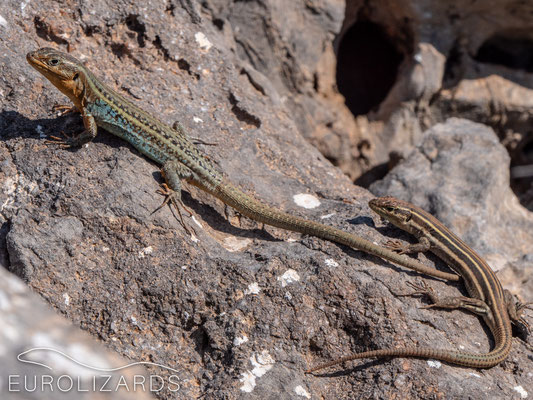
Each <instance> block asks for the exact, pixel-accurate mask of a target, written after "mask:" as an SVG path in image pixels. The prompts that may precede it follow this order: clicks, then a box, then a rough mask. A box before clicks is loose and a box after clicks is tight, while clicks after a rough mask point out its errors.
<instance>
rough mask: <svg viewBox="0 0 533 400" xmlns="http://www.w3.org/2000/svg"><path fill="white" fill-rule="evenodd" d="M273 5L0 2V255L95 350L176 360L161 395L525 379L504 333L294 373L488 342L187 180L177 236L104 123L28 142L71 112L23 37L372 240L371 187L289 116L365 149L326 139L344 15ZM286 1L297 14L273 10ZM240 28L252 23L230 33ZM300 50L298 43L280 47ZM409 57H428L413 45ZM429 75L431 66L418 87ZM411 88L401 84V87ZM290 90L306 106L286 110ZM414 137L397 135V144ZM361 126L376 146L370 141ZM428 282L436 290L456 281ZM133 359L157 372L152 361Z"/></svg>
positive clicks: (403, 394) (332, 391)
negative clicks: (75, 135) (499, 344)
mask: <svg viewBox="0 0 533 400" xmlns="http://www.w3.org/2000/svg"><path fill="white" fill-rule="evenodd" d="M282 4H283V5H286V4H287V2H281V1H278V2H276V1H269V2H255V1H254V2H234V3H230V4H228V3H227V2H222V1H205V2H202V3H201V4H199V3H194V2H190V1H179V2H173V1H171V2H169V3H166V4H159V3H157V4H154V3H153V2H152V3H150V4H142V5H141V4H139V3H138V2H127V1H126V2H121V3H120V4H119V5H117V4H116V3H115V2H105V1H87V2H83V4H79V5H72V6H69V5H66V4H59V3H56V2H41V3H29V4H27V5H25V7H24V9H23V10H21V9H20V4H19V3H17V2H14V1H7V2H4V3H3V4H2V5H1V6H0V15H1V16H2V17H3V20H5V23H3V22H2V23H0V25H1V27H0V29H2V31H1V33H2V35H1V36H0V50H1V51H0V70H1V71H2V80H1V81H0V91H1V95H2V97H1V98H0V105H1V111H0V112H1V114H0V135H1V140H0V157H1V158H0V187H1V190H0V205H1V208H0V210H1V212H0V219H1V220H0V223H1V224H2V225H1V226H2V228H1V229H0V262H1V263H2V264H3V265H4V266H5V267H6V268H7V269H9V270H10V271H13V272H14V273H16V274H17V275H19V276H21V277H23V278H24V280H25V281H26V283H27V285H28V286H29V287H30V288H31V289H32V290H33V291H35V292H37V293H38V294H39V295H40V297H41V298H42V299H44V300H45V301H47V302H48V303H49V304H50V305H52V306H53V307H54V308H55V309H56V310H57V311H58V312H59V313H61V314H62V315H63V316H64V317H66V318H68V319H69V320H70V321H72V322H73V323H74V324H76V325H78V326H79V327H81V328H82V329H84V330H86V331H87V332H89V333H90V334H91V335H93V336H94V337H95V338H98V339H100V340H102V341H104V342H105V343H106V345H107V346H108V347H109V348H110V349H111V350H114V351H116V352H117V353H119V354H120V355H123V356H125V357H127V358H128V359H130V360H136V361H137V360H143V361H151V362H154V363H158V364H164V365H167V366H170V367H172V368H176V369H177V370H178V371H179V373H178V375H179V378H180V384H181V385H180V391H179V392H177V393H170V392H168V391H166V392H162V393H159V394H158V395H159V397H160V398H183V399H188V398H194V397H199V396H202V395H203V396H204V398H246V399H249V398H252V399H253V398H258V399H259V398H260V399H264V398H292V399H302V398H304V399H305V398H309V397H311V398H358V397H359V398H368V397H375V398H385V397H394V398H413V397H421V398H427V397H430V396H434V397H446V396H448V397H455V398H457V397H467V396H485V397H490V396H494V397H499V398H503V397H511V396H513V395H516V394H517V393H518V392H519V390H520V388H522V390H525V391H529V392H531V391H532V390H533V388H531V383H530V379H528V377H527V373H528V372H529V371H530V370H531V359H530V358H528V353H527V352H526V350H525V349H524V347H523V346H522V345H520V344H517V345H516V346H515V347H514V350H513V352H512V353H511V355H510V357H509V359H508V360H507V361H506V362H505V363H502V364H501V365H499V366H497V367H495V368H492V369H490V370H486V371H481V372H479V371H472V370H471V369H465V368H459V367H456V366H451V365H442V366H439V365H438V364H437V365H436V364H432V363H428V362H426V361H423V360H407V359H396V360H382V361H377V362H374V361H369V362H361V363H357V364H355V365H356V366H357V367H356V368H355V369H350V368H351V367H350V366H348V369H347V370H345V371H344V372H341V373H339V374H333V376H331V375H326V376H319V377H316V376H311V375H305V374H304V372H303V371H304V370H305V369H306V368H307V367H309V366H310V365H314V364H315V363H317V362H321V361H325V360H328V359H330V358H334V357H338V356H340V355H344V354H346V353H348V352H352V351H358V350H362V349H368V348H379V347H384V346H391V345H392V346H395V345H409V344H417V343H419V344H421V345H431V346H435V345H437V344H438V345H442V346H443V347H444V346H446V347H449V348H457V347H459V346H463V347H464V348H465V349H466V350H471V351H487V350H488V349H489V346H490V340H489V339H488V338H487V332H485V330H484V329H483V326H482V324H480V323H479V320H478V318H477V317H474V316H471V315H468V314H465V313H462V312H459V311H454V312H450V313H445V312H436V311H433V310H420V309H418V308H417V307H418V306H419V305H420V304H421V303H420V301H419V300H418V299H411V298H404V297H399V296H397V294H399V293H402V292H405V289H406V286H405V281H406V280H409V279H415V277H416V274H412V273H408V272H405V271H404V270H402V269H400V268H397V267H394V266H391V265H390V264H387V263H385V262H383V261H380V260H378V259H376V258H374V257H369V256H366V255H364V254H361V253H360V252H355V251H351V250H350V249H345V248H341V247H339V246H336V245H334V244H331V243H328V242H324V241H321V240H319V239H316V238H308V237H303V238H302V237H300V236H299V235H296V234H292V233H287V232H284V231H281V230H278V229H274V228H270V227H262V226H260V225H259V224H256V223H254V222H253V221H250V220H248V219H246V218H240V217H239V216H238V215H236V214H235V213H234V212H233V211H232V210H229V209H227V208H226V207H224V205H223V204H221V203H220V202H218V201H216V200H215V199H213V198H211V197H210V196H208V195H206V194H204V193H202V192H199V191H198V190H196V189H195V188H191V187H187V188H186V192H188V194H187V193H185V194H184V200H185V203H186V205H187V206H188V207H189V208H191V209H192V210H193V214H194V218H195V220H196V221H198V223H199V224H200V225H201V226H200V225H197V224H196V223H195V222H194V221H193V220H191V219H188V220H187V221H188V222H189V223H190V224H191V226H193V227H194V229H195V230H196V233H197V234H196V236H197V238H196V239H197V240H193V238H191V237H190V236H189V235H187V234H186V232H185V231H184V230H183V229H182V227H181V226H180V225H179V223H178V222H177V221H176V220H175V218H174V217H173V215H172V213H171V212H170V211H169V210H168V209H167V208H165V209H162V210H161V211H160V212H158V213H156V214H151V212H152V211H153V210H154V209H155V208H156V207H157V206H159V204H160V202H161V200H162V199H160V198H159V197H158V196H157V195H156V194H155V190H156V189H157V188H158V184H159V183H160V182H161V177H160V175H159V173H158V168H157V167H156V166H155V165H154V164H152V163H151V162H149V161H147V160H146V159H145V158H143V157H141V156H140V155H139V154H138V153H136V152H135V151H134V150H133V149H132V148H131V147H130V146H129V145H127V144H125V143H124V142H122V141H120V140H118V139H116V138H114V137H111V135H108V134H106V133H105V132H100V135H99V136H98V137H97V138H96V140H95V141H94V142H93V143H90V144H89V145H87V146H84V147H83V148H81V149H74V150H63V149H58V148H54V147H51V146H46V145H45V144H44V139H45V137H46V136H47V135H51V134H52V135H57V134H58V133H59V132H60V131H61V130H64V131H65V132H76V131H77V130H79V129H80V128H81V124H80V118H79V116H78V115H75V114H74V115H67V116H64V117H57V116H56V115H54V114H53V113H51V112H50V109H51V107H52V105H53V104H54V103H56V102H64V101H65V98H64V97H63V96H62V95H61V94H60V93H59V92H58V91H57V90H55V89H54V88H53V87H52V86H51V85H50V84H49V83H48V82H46V81H45V80H44V79H43V78H42V77H40V76H38V75H37V74H36V73H35V71H34V70H32V69H31V68H30V67H29V66H28V65H27V64H26V62H25V60H24V56H25V53H26V52H27V51H30V50H33V49H35V47H37V46H44V45H47V46H54V47H59V48H62V49H66V48H67V47H69V48H70V50H71V51H72V53H73V54H74V55H76V56H77V57H81V58H83V59H84V60H85V61H86V62H87V64H88V66H89V67H90V68H92V69H93V70H94V71H95V72H96V73H97V75H99V76H101V77H104V78H105V81H106V82H107V83H108V84H110V85H111V86H112V87H114V88H116V89H117V90H118V91H119V92H121V93H123V94H124V95H125V96H127V97H130V98H132V99H133V100H134V101H136V102H137V103H138V104H140V105H141V106H143V107H144V108H146V109H147V110H148V111H150V112H152V113H154V114H155V115H158V116H159V117H160V118H161V119H163V120H164V121H165V122H168V123H172V122H173V121H174V120H176V119H178V120H180V121H181V123H182V124H183V125H184V126H185V127H186V129H187V130H188V131H190V132H191V135H193V136H196V137H199V138H201V139H204V140H206V141H209V142H213V141H214V142H216V143H217V145H216V146H202V148H203V149H204V150H205V152H206V153H207V154H208V155H209V157H211V158H212V159H213V160H214V162H216V163H217V165H218V166H219V167H220V169H221V170H223V171H224V172H225V174H226V176H227V177H228V178H230V179H231V180H232V181H233V182H234V183H235V184H237V185H239V186H240V187H242V188H243V189H244V190H245V191H247V192H249V193H251V194H254V195H255V196H257V197H258V198H260V199H262V200H263V201H264V202H266V203H268V204H271V205H273V206H275V207H279V208H281V209H284V210H287V211H289V212H292V213H295V214H298V215H302V216H305V217H307V218H310V219H315V220H321V221H323V222H326V223H328V224H331V225H334V226H339V227H342V228H344V229H347V230H349V231H351V232H354V233H356V234H360V235H362V236H365V237H368V238H370V239H372V240H375V241H376V242H381V241H383V240H384V237H383V236H382V235H381V233H380V232H378V231H376V230H375V229H374V223H373V221H372V219H371V217H370V215H371V214H370V211H369V209H368V207H367V206H366V202H367V200H368V199H369V198H370V194H369V193H368V192H367V191H366V190H363V189H361V188H359V187H356V186H353V185H352V184H351V182H350V181H349V179H348V178H346V177H345V176H344V175H342V173H341V172H340V171H339V170H338V169H336V168H333V167H332V166H331V164H330V163H329V162H327V160H326V159H325V158H324V156H322V155H321V154H320V153H318V151H316V150H315V149H314V148H312V147H311V146H310V145H309V144H308V143H307V142H306V141H305V140H304V139H303V138H302V137H301V135H300V134H299V130H300V129H301V128H298V127H301V126H302V125H301V123H302V120H303V121H304V122H305V124H304V125H303V126H304V127H305V126H309V125H310V126H315V125H316V126H317V129H322V131H323V132H329V133H330V136H328V137H331V138H333V139H335V140H337V141H335V140H333V144H332V145H331V148H332V149H333V150H335V149H336V148H337V149H341V150H343V151H346V150H348V153H350V152H352V150H353V149H355V153H356V154H358V155H361V154H362V153H364V152H365V149H366V147H365V146H360V147H358V146H355V147H354V146H352V144H350V143H352V142H349V143H348V142H345V141H344V139H340V138H341V135H339V132H341V131H344V129H345V128H343V127H342V124H343V121H351V122H349V124H350V125H346V126H351V127H353V126H354V124H355V122H354V121H353V117H352V116H351V115H350V113H349V111H348V110H347V109H346V108H344V106H341V105H342V98H341V97H340V96H339V95H338V93H337V92H336V91H335V88H334V84H333V82H334V81H333V78H332V77H333V76H334V70H333V61H334V58H333V56H334V52H333V47H334V46H333V44H332V43H331V40H332V38H333V36H334V34H335V33H337V32H338V31H339V30H340V29H342V28H341V25H342V11H343V10H342V5H341V4H339V2H338V1H316V2H309V1H303V0H302V1H295V2H291V4H290V7H292V8H290V9H289V10H286V8H285V7H282V6H281V5H282ZM385 11H387V10H385ZM300 12H301V13H300ZM284 15H285V16H286V17H287V19H288V20H289V21H292V20H293V19H294V20H296V21H297V22H298V24H297V23H296V22H295V23H294V24H291V23H289V22H284V23H279V22H278V21H285V19H283V18H282V17H283V16H284ZM239 16H242V17H241V22H242V23H241V24H239V23H238V22H239V21H238V17H239ZM289 17H290V18H289ZM0 21H2V20H0ZM244 24H246V26H247V27H248V29H250V30H252V29H256V30H257V29H259V28H258V27H261V29H264V32H266V33H263V32H259V33H256V34H255V36H252V35H248V38H249V39H248V40H247V41H246V42H244V41H243V39H242V38H243V36H246V35H247V32H248V31H245V30H244V29H243V26H244ZM279 29H282V30H283V31H284V34H283V35H278V32H279ZM243 32H244V33H243ZM311 34H312V35H311ZM265 35H266V36H267V38H268V40H266V41H265V40H264V37H265ZM256 39H257V40H256ZM259 39H261V40H259ZM36 42H37V43H36ZM286 43H289V44H290V45H285V44H286ZM259 44H261V45H259ZM67 45H68V46H67ZM265 46H267V47H268V46H271V50H270V51H269V52H266V51H263V50H264V47H265ZM302 47H305V48H306V49H309V50H308V51H309V53H308V54H310V55H309V56H308V57H295V54H297V53H298V52H299V51H301V49H302ZM244 50H246V51H247V52H248V53H247V54H252V55H256V57H257V58H258V59H259V60H258V62H251V59H250V57H245V56H244V54H245V52H244ZM298 54H299V53H298ZM424 54H426V55H427V59H428V60H431V62H433V63H434V64H435V65H437V64H438V63H439V62H441V61H439V60H440V57H439V55H438V54H436V53H435V52H434V51H433V50H432V49H431V48H430V47H427V51H426V52H425V53H424ZM267 56H268V60H262V59H261V58H262V57H264V58H267ZM259 61H260V62H259ZM263 66H266V67H263ZM267 70H272V71H276V73H277V74H278V78H273V77H272V76H269V74H268V73H267V72H268V71H267ZM321 71H322V72H323V74H322V73H320V72H321ZM439 71H440V69H437V68H436V69H435V70H432V73H433V72H434V74H432V75H431V76H430V77H431V82H432V85H433V86H430V87H431V88H435V87H436V86H435V81H436V80H437V78H436V77H438V76H439V74H440V72H439ZM280 76H281V77H280ZM413 76H414V77H415V78H416V77H417V76H418V75H417V74H414V75H413ZM415 78H413V79H415ZM416 79H418V78H416ZM313 82H315V83H316V89H315V84H313ZM423 86H424V84H421V85H418V86H417V85H414V86H409V85H407V87H408V88H409V90H411V91H413V92H415V93H420V90H421V89H420V88H421V87H423ZM287 87H289V88H291V90H288V89H287ZM315 90H316V91H318V93H319V95H317V97H318V99H316V98H313V96H312V95H313V93H314V91H315ZM432 90H434V89H432ZM293 93H296V95H294V97H292V94H293ZM330 95H331V97H328V96H330ZM330 100H331V101H330ZM300 104H304V105H305V107H303V106H302V107H300V108H299V112H296V111H295V110H297V109H298V106H299V105H300ZM334 109H336V110H337V111H335V112H330V111H332V110H334ZM311 116H313V118H311ZM315 118H316V119H315ZM321 118H322V119H324V122H323V123H317V121H318V120H320V119H321ZM367 122H368V121H367ZM358 123H361V124H363V125H364V124H365V122H364V121H362V122H360V121H358ZM368 131H370V130H368ZM406 131H407V129H406ZM350 132H351V131H350ZM421 132H422V129H419V130H418V131H414V134H413V142H415V141H416V140H419V138H420V137H421V136H422V134H421ZM350 134H353V132H352V133H350ZM476 137H477V136H476ZM365 140H367V141H368V143H369V144H371V147H372V146H374V147H372V148H375V146H376V144H375V143H376V142H374V141H372V142H371V140H372V136H371V135H368V136H367V137H365ZM480 140H481V139H480ZM347 143H348V144H347ZM356 143H358V142H356ZM333 150H332V151H333ZM483 156H485V155H483V154H482V155H480V158H481V157H483ZM328 157H329V156H328ZM363 158H364V157H363ZM365 160H366V159H365ZM365 162H366V161H365ZM487 162H488V161H487ZM363 164H364V163H363ZM358 168H359V167H358ZM361 170H362V168H360V170H359V171H361ZM485 178H486V179H488V177H487V176H486V177H485ZM491 182H492V181H491ZM502 182H503V181H502V180H499V181H495V182H492V183H493V184H494V183H497V184H502ZM501 190H502V191H503V190H504V189H503V188H501ZM309 194H310V195H314V197H316V198H317V199H319V201H320V206H318V207H316V208H305V207H303V206H302V203H301V202H300V201H299V199H300V197H295V196H298V195H309ZM456 202H460V201H459V200H456ZM393 233H394V234H395V235H398V234H399V233H398V231H394V232H393ZM400 237H401V238H407V236H405V235H403V234H400ZM517 254H518V253H517ZM517 257H518V255H517ZM422 260H423V261H424V262H428V263H429V262H430V261H429V260H426V259H425V258H423V257H422ZM438 266H439V267H440V268H445V267H443V266H442V263H439V264H438ZM432 281H434V286H435V287H438V288H439V290H440V291H442V292H443V293H445V294H452V293H457V288H454V287H452V286H450V285H445V284H444V283H440V282H437V281H436V280H432ZM459 290H460V286H459ZM65 296H67V297H68V299H69V301H68V304H67V303H66V302H65ZM36 307H37V306H36ZM21 312H24V310H22V311H21ZM465 332H468V335H465ZM148 372H149V373H156V374H159V373H161V374H163V373H164V371H163V370H162V369H161V368H157V367H155V366H153V367H150V368H149V370H148ZM472 374H477V375H479V377H478V376H477V375H476V376H474V375H472ZM457 382H460V384H458V383H457Z"/></svg>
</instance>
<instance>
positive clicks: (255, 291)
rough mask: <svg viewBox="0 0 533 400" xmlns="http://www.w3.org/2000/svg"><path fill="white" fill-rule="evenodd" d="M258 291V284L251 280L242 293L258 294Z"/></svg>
mask: <svg viewBox="0 0 533 400" xmlns="http://www.w3.org/2000/svg"><path fill="white" fill-rule="evenodd" d="M260 291H261V288H260V287H259V284H258V283H257V282H252V283H250V284H249V285H248V288H247V289H246V291H245V292H244V294H259V292H260Z"/></svg>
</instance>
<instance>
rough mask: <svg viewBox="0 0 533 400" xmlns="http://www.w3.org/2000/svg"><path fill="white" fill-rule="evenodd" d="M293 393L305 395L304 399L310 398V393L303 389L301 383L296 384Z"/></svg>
mask: <svg viewBox="0 0 533 400" xmlns="http://www.w3.org/2000/svg"><path fill="white" fill-rule="evenodd" d="M294 393H296V394H297V395H298V396H302V397H305V398H306V399H310V398H311V394H309V392H308V391H307V390H305V389H304V388H303V386H301V385H298V386H296V387H295V388H294Z"/></svg>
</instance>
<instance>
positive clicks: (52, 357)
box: [7, 347, 180, 393]
mask: <svg viewBox="0 0 533 400" xmlns="http://www.w3.org/2000/svg"><path fill="white" fill-rule="evenodd" d="M72 352H73V353H79V355H78V356H71V355H69V354H67V353H65V352H63V351H61V350H58V349H54V348H52V347H33V348H31V349H28V350H25V351H23V352H21V353H19V354H18V355H17V360H18V361H20V362H21V363H24V364H33V365H36V366H38V367H42V368H45V369H47V370H49V371H52V373H50V374H42V373H36V374H34V375H29V374H14V375H9V377H8V382H7V387H8V391H10V392H26V393H31V392H39V391H40V392H49V393H50V392H58V391H59V392H70V391H78V392H90V391H92V392H113V391H117V392H118V391H127V392H131V391H148V392H152V393H154V392H155V393H157V392H160V391H162V390H163V389H166V390H168V391H170V392H176V391H178V390H180V379H179V376H178V373H179V371H178V370H177V369H175V368H172V367H169V366H166V365H163V364H158V363H154V362H150V361H137V362H130V363H127V364H124V365H120V366H117V367H110V366H102V364H100V366H99V365H97V364H99V363H107V362H108V361H107V360H104V359H103V358H101V359H100V358H99V357H98V356H97V355H94V354H92V353H88V352H87V350H86V349H83V348H79V349H72ZM82 355H83V356H86V357H89V358H90V359H91V361H87V362H84V361H80V358H81V357H82ZM104 365H105V364H104ZM137 366H149V367H158V368H162V369H164V370H167V371H168V374H164V375H165V376H164V377H163V376H160V375H155V374H148V373H147V372H146V373H141V374H139V373H129V374H126V373H125V372H124V373H121V371H123V370H125V369H127V368H130V367H137ZM64 371H68V372H67V373H64Z"/></svg>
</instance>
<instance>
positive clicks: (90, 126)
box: [45, 109, 98, 148]
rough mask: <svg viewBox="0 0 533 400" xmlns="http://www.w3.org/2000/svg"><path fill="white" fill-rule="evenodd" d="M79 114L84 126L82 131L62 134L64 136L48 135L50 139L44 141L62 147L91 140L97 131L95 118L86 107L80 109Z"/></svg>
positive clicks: (77, 144) (78, 144)
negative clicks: (75, 133)
mask: <svg viewBox="0 0 533 400" xmlns="http://www.w3.org/2000/svg"><path fill="white" fill-rule="evenodd" d="M81 116H82V117H83V126H84V127H85V129H84V130H83V131H82V132H80V133H79V134H77V135H73V136H66V135H65V134H63V136H64V137H62V138H60V137H58V136H50V139H48V140H46V141H45V143H46V144H54V145H59V146H61V147H64V148H70V147H79V146H83V145H84V144H85V143H89V142H90V141H92V140H93V139H94V138H95V137H96V133H97V131H98V126H97V125H96V120H95V119H94V117H93V116H92V114H91V113H90V112H89V111H87V110H86V109H83V110H82V112H81Z"/></svg>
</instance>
